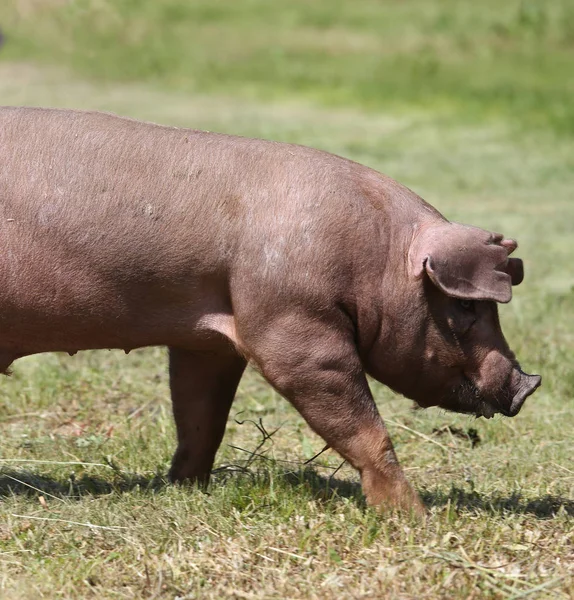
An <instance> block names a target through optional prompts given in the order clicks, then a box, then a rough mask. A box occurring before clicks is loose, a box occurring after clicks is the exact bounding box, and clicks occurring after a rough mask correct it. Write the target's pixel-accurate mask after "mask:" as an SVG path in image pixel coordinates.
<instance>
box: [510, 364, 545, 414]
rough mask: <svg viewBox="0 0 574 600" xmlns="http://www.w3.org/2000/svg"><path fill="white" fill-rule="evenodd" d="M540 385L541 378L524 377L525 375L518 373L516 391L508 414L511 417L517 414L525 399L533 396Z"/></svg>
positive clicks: (537, 376)
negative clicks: (518, 378)
mask: <svg viewBox="0 0 574 600" xmlns="http://www.w3.org/2000/svg"><path fill="white" fill-rule="evenodd" d="M541 383H542V378H541V377H540V375H526V373H520V384H519V386H518V391H517V392H516V394H515V395H514V398H513V399H512V404H511V405H510V411H509V414H510V416H511V417H514V416H515V415H517V414H518V412H519V411H520V409H521V408H522V405H523V404H524V401H525V400H526V398H528V396H530V395H531V394H533V393H534V392H535V391H536V390H537V389H538V388H539V387H540V384H541Z"/></svg>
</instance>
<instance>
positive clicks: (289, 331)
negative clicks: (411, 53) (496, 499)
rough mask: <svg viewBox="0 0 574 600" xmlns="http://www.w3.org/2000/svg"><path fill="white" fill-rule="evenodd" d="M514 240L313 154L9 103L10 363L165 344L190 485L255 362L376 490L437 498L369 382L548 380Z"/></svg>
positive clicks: (2, 212)
mask: <svg viewBox="0 0 574 600" xmlns="http://www.w3.org/2000/svg"><path fill="white" fill-rule="evenodd" d="M515 248H516V242H514V241H513V240H510V239H506V238H504V237H503V236H502V235H499V234H497V233H491V232H488V231H484V230H482V229H477V228H475V227H468V226H465V225H459V224H456V223H450V222H449V221H447V220H446V219H445V218H444V217H443V216H442V215H441V214H440V213H439V212H437V211H436V210H435V209H434V208H432V207H431V206H430V205H428V204H427V203H425V202H424V201H423V200H421V198H419V197H418V196H417V195H416V194H414V193H413V192H412V191H410V190H409V189H407V188H405V187H403V186H402V185H400V184H398V183H396V182H395V181H393V180H392V179H390V178H388V177H385V176H384V175H381V174H380V173H377V172H375V171H373V170H371V169H368V168H367V167H364V166H362V165H360V164H357V163H354V162H352V161H349V160H345V159H343V158H339V157H337V156H333V155H331V154H327V153H325V152H320V151H318V150H313V149H311V148H305V147H301V146H295V145H290V144H279V143H273V142H267V141H261V140H253V139H246V138H241V137H233V136H227V135H220V134H214V133H207V132H203V131H195V130H189V129H178V128H173V127H161V126H158V125H153V124H149V123H141V122H137V121H134V120H131V119H125V118H119V117H116V116H113V115H109V114H102V113H94V112H92V113H88V112H77V111H66V110H46V109H31V108H0V332H1V333H0V370H1V371H4V372H5V371H6V370H7V369H8V367H9V366H10V364H11V363H12V361H14V360H15V359H17V358H19V357H21V356H25V355H29V354H35V353H38V352H52V351H67V352H76V351H77V350H85V349H94V348H123V349H125V350H130V349H132V348H139V347H143V346H157V345H161V346H167V347H168V348H169V373H170V385H171V394H172V400H173V410H174V415H175V422H176V425H177V435H178V446H177V451H176V453H175V456H174V459H173V464H172V468H171V471H170V476H171V479H172V480H174V481H181V480H191V481H196V482H200V483H206V482H207V481H208V479H209V476H210V471H211V468H212V465H213V461H214V457H215V453H216V451H217V449H218V447H219V444H220V442H221V438H222V436H223V432H224V429H225V424H226V420H227V416H228V413H229V410H230V406H231V403H232V401H233V397H234V395H235V391H236V388H237V385H238V383H239V380H240V378H241V375H242V373H243V371H244V369H245V366H246V364H247V362H248V361H251V362H252V363H253V364H254V365H255V366H256V367H257V368H258V369H259V370H260V371H261V373H262V374H263V376H264V377H265V378H266V379H267V381H268V382H269V383H270V384H271V385H272V386H273V387H274V388H275V389H277V390H278V391H279V392H280V393H281V394H282V395H283V396H284V397H285V398H287V399H288V400H289V401H290V402H291V403H292V404H293V405H294V406H295V407H296V408H297V410H298V411H299V412H300V413H301V414H302V415H303V417H304V418H305V419H306V421H307V423H308V424H309V425H310V426H311V427H312V428H313V429H314V430H315V431H316V432H317V433H318V434H319V435H320V436H321V437H322V438H323V439H324V440H325V441H326V442H327V443H328V444H329V445H330V446H331V447H332V448H334V449H335V450H336V451H337V452H339V453H340V454H341V456H343V457H344V458H345V459H346V460H348V461H349V462H350V463H351V464H352V465H353V466H354V467H355V468H356V469H358V470H359V472H360V474H361V478H362V484H363V489H364V491H365V494H366V497H367V500H368V502H369V503H370V504H373V505H386V506H391V507H402V508H406V509H411V510H414V511H416V512H419V511H422V510H423V506H422V504H421V502H420V500H419V498H418V495H417V494H416V493H415V492H414V491H413V490H412V488H411V487H410V485H409V484H408V483H407V481H406V479H405V477H404V475H403V472H402V470H401V468H400V466H399V464H398V462H397V458H396V456H395V452H394V450H393V446H392V443H391V440H390V438H389V435H388V433H387V430H386V428H385V425H384V423H383V421H382V420H381V417H380V415H379V413H378V411H377V408H376V406H375V403H374V401H373V397H372V395H371V392H370V390H369V386H368V383H367V378H366V374H369V375H371V376H373V377H374V378H375V379H377V380H378V381H381V382H382V383H384V384H386V385H388V386H389V387H390V388H392V389H393V390H396V391H397V392H399V393H401V394H404V395H405V396H407V397H409V398H412V399H414V400H415V401H416V402H418V403H419V404H420V405H421V406H425V407H426V406H441V407H443V408H447V409H450V410H454V411H458V412H464V413H469V414H474V415H478V416H480V415H482V416H485V417H491V416H492V415H493V414H495V413H502V414H504V415H507V416H513V415H515V414H516V413H518V411H519V410H520V407H521V406H522V404H523V402H524V400H525V398H526V397H527V396H528V395H529V394H531V393H532V392H533V391H534V390H535V389H536V388H537V387H538V385H539V384H540V377H539V376H538V375H526V374H525V373H523V372H522V371H521V369H520V366H519V364H518V362H517V360H516V358H515V357H514V354H513V353H512V352H511V351H510V349H509V347H508V345H507V343H506V341H505V339H504V337H503V335H502V332H501V329H500V324H499V321H498V313H497V304H496V303H497V302H508V301H510V298H511V293H512V290H511V285H512V284H514V285H516V284H518V283H520V281H521V280H522V276H523V273H522V262H521V261H520V260H519V259H517V258H509V254H511V253H512V251H513V250H514V249H515Z"/></svg>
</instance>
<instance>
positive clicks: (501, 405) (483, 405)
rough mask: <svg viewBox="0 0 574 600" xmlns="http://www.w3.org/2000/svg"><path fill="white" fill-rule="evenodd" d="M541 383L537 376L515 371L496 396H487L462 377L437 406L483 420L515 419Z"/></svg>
mask: <svg viewBox="0 0 574 600" xmlns="http://www.w3.org/2000/svg"><path fill="white" fill-rule="evenodd" d="M540 382H541V379H540V376H539V375H527V374H526V373H523V372H522V371H520V370H516V371H515V372H513V373H511V375H510V376H509V378H508V380H507V381H506V382H505V384H504V385H503V386H502V387H501V388H500V389H499V390H497V391H496V393H493V394H489V395H488V396H487V395H485V394H484V393H482V392H481V391H480V390H479V389H478V387H477V386H476V384H475V383H474V382H473V381H472V380H471V379H470V378H468V377H467V376H466V375H463V379H462V382H461V383H460V384H459V385H458V386H457V387H454V388H453V389H452V390H451V391H450V393H448V394H447V395H446V396H445V397H443V399H442V401H441V402H440V403H439V406H441V407H442V408H446V409H448V410H452V411H455V412H459V413H464V414H471V415H475V416H476V417H484V418H486V419H491V418H492V417H493V416H494V415H495V414H497V413H500V414H502V415H504V416H505V417H514V416H515V415H517V414H518V412H519V411H520V409H521V408H522V405H523V404H524V401H525V400H526V398H527V397H528V396H530V394H532V393H534V391H535V390H536V389H537V388H538V387H539V385H540Z"/></svg>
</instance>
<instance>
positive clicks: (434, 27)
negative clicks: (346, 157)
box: [0, 0, 574, 136]
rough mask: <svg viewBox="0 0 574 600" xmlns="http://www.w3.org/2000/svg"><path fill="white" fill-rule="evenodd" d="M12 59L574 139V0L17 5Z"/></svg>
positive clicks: (8, 16)
mask: <svg viewBox="0 0 574 600" xmlns="http://www.w3.org/2000/svg"><path fill="white" fill-rule="evenodd" d="M0 21H1V22H4V23H5V24H6V26H5V29H6V36H7V40H8V42H7V44H6V46H5V49H4V54H5V56H6V58H8V59H20V60H21V59H28V58H30V57H32V58H34V59H35V60H42V61H44V62H49V63H54V62H58V63H60V64H67V65H70V66H71V67H72V68H73V69H75V70H76V71H77V72H78V73H80V74H82V75H83V76H84V75H89V76H92V77H96V78H98V79H99V80H101V81H125V80H126V79H129V80H132V81H143V80H145V81H147V82H151V83H154V84H161V85H162V86H166V87H169V88H171V89H178V90H185V91H191V92H195V93H198V92H201V93H206V92H209V93H211V92H217V93H220V92H226V93H232V94H233V95H234V96H235V97H238V96H242V97H248V98H249V97H251V98H253V97H256V98H265V99H277V98H284V97H285V96H286V95H288V96H296V97H299V98H301V97H304V98H307V99H310V100H313V101H318V102H321V103H327V104H330V105H339V106H347V105H348V104H354V105H360V106H362V107H363V108H367V109H371V110H380V109H384V110H393V111H395V112H396V111H399V112H402V111H404V110H409V109H412V108H421V107H424V108H427V107H429V106H431V107H433V109H434V110H435V111H438V112H441V113H444V114H447V115H448V114H451V113H454V114H457V115H458V116H459V117H461V118H462V117H464V118H465V119H466V120H469V121H476V120H477V119H478V120H481V119H484V118H502V119H510V120H512V121H514V122H515V123H516V124H517V125H518V126H519V127H524V126H540V127H550V128H552V129H553V130H554V131H556V132H560V133H562V134H564V135H568V136H573V135H574V103H573V102H572V96H573V94H574V78H573V77H572V69H573V67H574V63H573V58H572V55H573V54H572V53H573V51H574V4H573V3H572V0H552V1H548V0H508V1H506V2H500V1H499V0H481V2H467V1H466V0H436V1H433V0H431V1H429V0H409V1H408V2H398V1H393V0H386V1H382V0H360V1H357V2H348V1H346V0H313V1H312V2H309V1H308V0H289V1H288V2H287V1H271V0H241V1H237V0H194V1H192V2H183V1H182V0H163V1H162V2H157V1H156V0H138V1H134V0H97V1H96V0H75V1H71V2H64V1H63V0H36V1H35V2H34V1H32V0H14V2H10V3H7V4H6V5H5V6H3V7H2V8H0Z"/></svg>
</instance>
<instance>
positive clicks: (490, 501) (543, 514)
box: [421, 487, 574, 519]
mask: <svg viewBox="0 0 574 600" xmlns="http://www.w3.org/2000/svg"><path fill="white" fill-rule="evenodd" d="M421 496H422V498H423V500H424V502H425V504H426V505H427V506H439V507H440V506H447V505H448V504H450V505H451V506H454V507H455V508H456V509H457V510H469V511H471V512H475V513H480V512H482V513H487V514H490V515H504V514H505V513H514V514H529V515H534V516H535V517H537V518H538V519H550V518H552V517H554V516H556V515H557V514H558V513H559V512H560V511H561V510H563V511H564V512H565V513H566V514H567V515H570V516H574V501H573V500H570V499H569V498H564V497H562V496H553V495H550V494H547V495H546V496H540V497H538V498H528V497H525V496H522V495H521V494H519V493H517V492H514V493H512V494H510V496H504V495H499V494H492V495H486V494H479V493H478V492H476V491H474V490H472V491H471V490H463V489H460V488H456V487H453V488H451V490H450V491H449V492H448V493H444V492H439V491H434V492H433V491H428V490H427V491H425V492H422V493H421Z"/></svg>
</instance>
